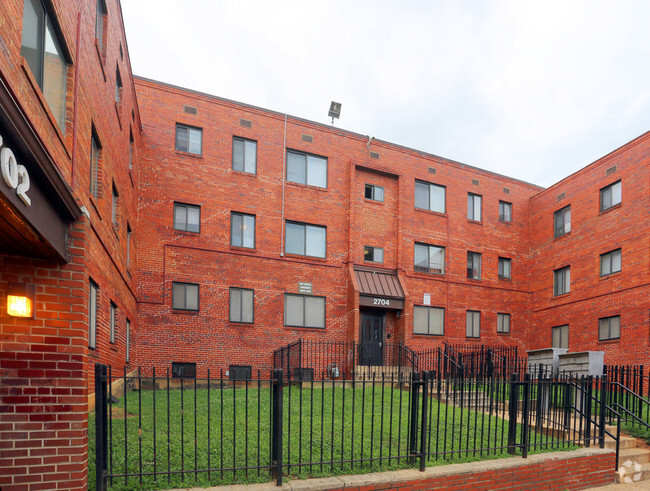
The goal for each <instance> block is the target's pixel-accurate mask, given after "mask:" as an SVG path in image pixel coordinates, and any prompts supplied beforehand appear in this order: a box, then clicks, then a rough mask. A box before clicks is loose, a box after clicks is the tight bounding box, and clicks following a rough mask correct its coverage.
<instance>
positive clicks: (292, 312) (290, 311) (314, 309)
mask: <svg viewBox="0 0 650 491" xmlns="http://www.w3.org/2000/svg"><path fill="white" fill-rule="evenodd" d="M284 325H285V326H290V327H317V328H320V329H325V297H312V296H309V295H293V294H291V293H285V294H284Z"/></svg>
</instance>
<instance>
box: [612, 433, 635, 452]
mask: <svg viewBox="0 0 650 491" xmlns="http://www.w3.org/2000/svg"><path fill="white" fill-rule="evenodd" d="M605 447H607V448H616V441H615V440H613V439H612V438H610V437H609V436H608V437H606V438H605ZM618 448H619V449H620V450H623V449H628V448H636V438H633V437H631V436H625V435H621V443H620V445H619V447H618Z"/></svg>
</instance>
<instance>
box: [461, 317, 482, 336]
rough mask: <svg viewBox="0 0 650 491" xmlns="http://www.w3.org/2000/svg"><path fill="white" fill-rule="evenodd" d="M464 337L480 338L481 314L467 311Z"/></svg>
mask: <svg viewBox="0 0 650 491" xmlns="http://www.w3.org/2000/svg"><path fill="white" fill-rule="evenodd" d="M465 336H466V337H468V338H480V337H481V313H480V312H477V311H475V310H468V311H467V318H466V324H465Z"/></svg>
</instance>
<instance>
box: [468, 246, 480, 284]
mask: <svg viewBox="0 0 650 491" xmlns="http://www.w3.org/2000/svg"><path fill="white" fill-rule="evenodd" d="M467 277H468V278H470V279H472V280H480V279H481V255H480V254H479V253H478V252H467Z"/></svg>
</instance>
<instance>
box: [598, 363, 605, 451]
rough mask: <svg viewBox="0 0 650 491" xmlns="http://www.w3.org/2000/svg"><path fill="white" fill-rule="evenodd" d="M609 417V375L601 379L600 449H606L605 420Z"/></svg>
mask: <svg viewBox="0 0 650 491" xmlns="http://www.w3.org/2000/svg"><path fill="white" fill-rule="evenodd" d="M606 417H607V373H605V374H603V376H602V377H601V378H600V422H599V424H600V428H599V435H598V438H599V444H600V448H605V419H606Z"/></svg>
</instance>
